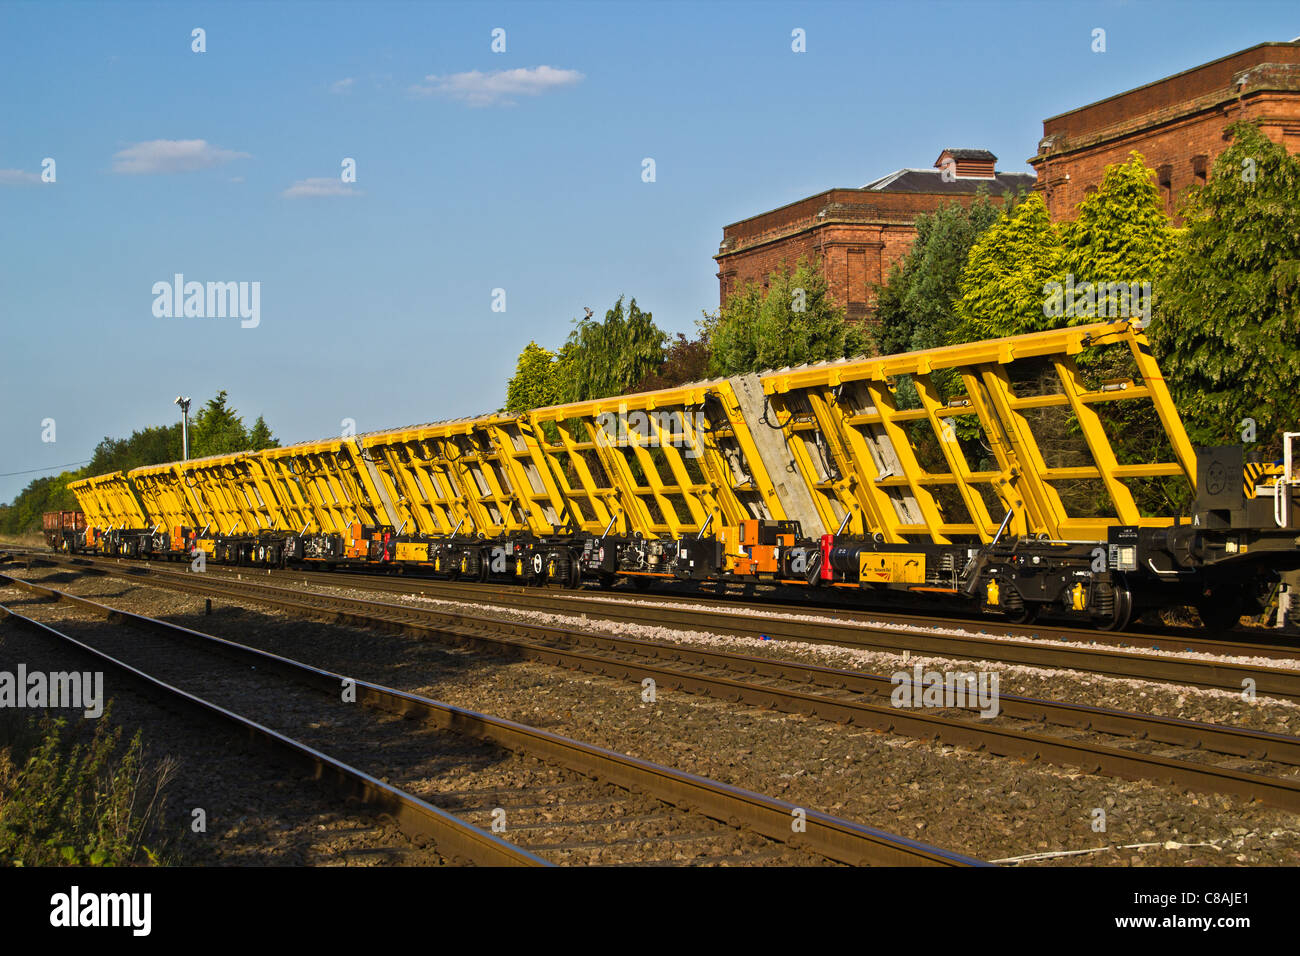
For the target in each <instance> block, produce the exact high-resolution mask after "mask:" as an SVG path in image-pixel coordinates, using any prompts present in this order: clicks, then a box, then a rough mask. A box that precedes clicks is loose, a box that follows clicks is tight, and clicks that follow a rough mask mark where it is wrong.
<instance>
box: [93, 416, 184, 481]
mask: <svg viewBox="0 0 1300 956" xmlns="http://www.w3.org/2000/svg"><path fill="white" fill-rule="evenodd" d="M180 457H181V423H180V422H175V423H173V424H171V425H150V426H147V427H145V428H140V429H137V430H135V431H133V432H132V433H131V436H130V437H129V438H110V437H107V436H106V437H105V438H104V440H103V441H101V442H100V443H99V444H98V445H96V446H95V451H94V453H93V454H92V455H91V457H90V464H89V465H87V466H86V474H87V475H88V476H94V475H106V474H108V473H109V472H113V471H130V470H131V469H132V468H140V467H143V466H144V465H161V464H162V463H163V462H167V461H175V460H176V459H178V458H180Z"/></svg>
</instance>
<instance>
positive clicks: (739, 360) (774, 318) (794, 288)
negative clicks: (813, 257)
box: [704, 257, 868, 375]
mask: <svg viewBox="0 0 1300 956" xmlns="http://www.w3.org/2000/svg"><path fill="white" fill-rule="evenodd" d="M767 285H768V287H767V289H764V288H763V287H762V286H760V285H759V284H758V283H756V282H751V283H748V284H747V285H745V286H744V287H743V288H741V289H739V290H738V291H736V292H734V293H733V294H732V295H731V297H730V298H728V300H727V303H726V305H724V306H723V307H722V308H721V309H719V310H718V311H717V313H715V314H712V315H707V314H706V317H705V322H704V330H705V335H706V337H707V339H708V341H709V347H710V350H711V356H710V371H711V372H712V373H713V374H715V375H736V374H739V373H741V372H757V371H760V370H762V369H769V368H783V367H785V366H788V365H802V364H803V363H805V362H824V361H827V360H830V359H839V358H844V357H846V356H850V355H860V354H862V353H863V352H865V351H866V350H867V346H868V342H867V336H866V334H865V333H864V331H863V329H862V327H861V325H859V324H857V323H854V322H850V321H849V320H848V318H847V317H846V316H845V312H844V307H843V306H841V305H838V304H837V303H836V302H835V301H834V299H832V298H831V296H830V290H829V288H828V285H827V282H826V276H825V275H824V274H823V273H822V270H821V269H820V268H819V267H818V265H817V264H816V263H809V262H808V261H807V260H806V259H804V258H802V257H801V258H800V259H799V261H798V262H797V263H796V265H795V268H794V270H793V271H788V270H778V271H775V272H773V273H772V274H771V275H770V276H768V283H767Z"/></svg>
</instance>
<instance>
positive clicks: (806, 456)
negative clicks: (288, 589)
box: [56, 321, 1300, 629]
mask: <svg viewBox="0 0 1300 956" xmlns="http://www.w3.org/2000/svg"><path fill="white" fill-rule="evenodd" d="M1297 439H1300V433H1288V434H1286V436H1285V437H1284V439H1283V443H1282V444H1283V450H1284V453H1283V456H1282V457H1281V459H1279V460H1277V461H1255V460H1252V458H1257V457H1259V456H1258V455H1252V454H1251V452H1250V449H1249V447H1243V446H1226V447H1214V448H1199V449H1194V448H1193V447H1192V446H1191V444H1190V442H1189V440H1188V438H1187V435H1186V432H1185V430H1184V428H1183V424H1182V422H1181V420H1180V419H1179V417H1178V414H1177V411H1176V410H1175V408H1174V405H1173V402H1172V400H1171V398H1170V396H1169V393H1168V390H1167V388H1166V386H1165V383H1164V380H1163V378H1162V377H1161V375H1160V370H1159V368H1158V367H1157V365H1156V362H1155V359H1154V357H1153V356H1152V353H1151V349H1150V345H1149V343H1148V341H1147V339H1146V337H1145V336H1144V334H1143V333H1142V331H1141V330H1140V329H1139V328H1137V327H1136V326H1135V325H1133V324H1131V323H1129V322H1126V321H1121V322H1110V323H1097V324H1093V325H1083V326H1076V327H1072V328H1065V329H1057V330H1052V331H1047V332H1037V333H1032V334H1029V335H1022V336H1015V337H1010V338H1003V339H996V340H990V341H986V342H976V343H969V344H964V345H956V346H946V347H943V348H937V349H929V350H925V351H919V352H909V353H905V354H901V355H892V356H883V357H871V358H855V359H845V360H842V361H835V362H826V363H819V364H810V365H804V366H799V367H795V368H785V369H779V370H774V371H770V372H762V373H758V374H745V375H737V376H732V377H729V378H719V379H714V380H710V381H705V382H697V383H692V384H689V385H683V386H678V387H675V388H670V389H664V390H660V391H655V392H646V393H641V394H635V395H627V396H616V397H613V398H604V399H598V400H590V401H585V402H577V403H572V404H567V405H561V406H554V407H547V408H539V409H533V410H530V411H526V412H520V413H509V412H496V413H491V414H487V415H482V416H478V417H473V418H465V419H457V420H452V421H444V422H437V423H433V424H427V425H419V426H411V427H406V428H398V429H389V430H383V431H372V432H366V433H362V434H344V435H340V436H339V437H337V438H330V439H325V440H320V441H313V442H304V443H300V444H296V445H290V446H286V447H281V448H274V449H268V450H265V451H261V452H249V453H241V454H232V455H220V456H212V457H208V458H199V459H194V460H189V461H179V462H171V463H168V464H162V465H151V466H147V467H143V468H136V469H134V470H132V471H130V472H115V473H112V474H108V475H101V476H97V477H93V478H87V479H84V480H82V481H79V482H76V483H74V484H72V485H70V488H71V490H72V491H73V492H74V493H75V494H76V496H77V499H78V501H79V503H80V505H81V507H82V510H83V512H84V514H85V527H84V530H79V531H78V532H76V533H74V534H73V535H72V536H71V537H70V538H69V537H67V536H65V535H62V536H60V538H59V541H58V542H57V543H56V546H58V547H62V548H65V549H66V548H68V547H71V548H72V549H74V550H86V551H92V552H99V553H103V554H115V555H122V556H126V557H132V558H141V559H164V560H184V561H188V562H191V563H192V565H193V566H194V567H195V568H196V569H197V568H201V567H205V566H206V562H218V563H224V564H235V565H258V566H269V567H316V568H325V569H336V568H365V569H382V570H389V571H394V572H399V573H423V574H429V575H435V576H440V577H446V578H460V579H468V580H473V581H492V580H506V579H510V580H514V581H518V582H523V583H527V584H532V585H538V586H542V585H551V586H562V587H579V586H582V585H583V584H584V583H598V584H600V585H603V586H610V585H613V584H615V583H616V582H620V581H630V582H631V583H632V584H633V585H635V586H637V587H641V588H645V587H650V586H652V585H654V584H655V583H656V582H666V581H678V582H693V583H694V584H695V585H697V586H699V587H701V588H706V589H717V590H719V591H725V590H726V589H727V588H756V587H764V588H768V587H771V588H783V589H791V588H794V589H798V593H799V594H803V595H807V597H808V600H809V601H813V600H820V597H818V595H819V594H821V595H824V593H825V592H826V591H830V590H836V591H837V592H839V593H841V594H852V595H854V596H856V597H860V598H862V599H863V600H864V601H871V602H880V601H882V600H883V601H886V602H891V603H897V604H904V605H908V606H914V607H915V606H931V605H943V606H946V607H951V608H955V609H958V610H961V611H964V612H967V613H977V614H989V615H995V616H998V617H1001V618H1004V619H1008V620H1011V621H1027V620H1031V619H1033V618H1034V617H1035V616H1037V615H1039V614H1042V613H1046V614H1050V615H1051V616H1053V617H1058V618H1064V619H1069V620H1072V621H1074V622H1076V623H1080V624H1085V625H1091V626H1095V627H1097V628H1102V629H1119V628H1123V627H1125V626H1127V624H1128V623H1129V621H1130V620H1131V619H1132V617H1133V615H1134V614H1136V613H1138V612H1140V611H1143V610H1145V609H1151V608H1165V607H1170V606H1182V605H1190V606H1194V607H1196V608H1198V609H1199V611H1200V613H1201V616H1202V619H1203V620H1204V621H1205V622H1206V624H1207V625H1209V626H1210V627H1214V628H1221V627H1225V626H1228V625H1230V624H1234V623H1235V622H1236V621H1237V620H1238V619H1239V617H1240V616H1241V615H1242V614H1243V613H1250V612H1251V611H1252V610H1257V609H1258V608H1259V606H1260V604H1261V602H1262V601H1264V600H1266V599H1267V596H1268V594H1269V592H1270V589H1272V588H1274V587H1276V586H1277V582H1278V581H1279V578H1280V575H1281V574H1283V573H1284V572H1288V571H1295V570H1297V569H1300V452H1296V451H1293V449H1296V447H1297ZM61 527H62V526H61Z"/></svg>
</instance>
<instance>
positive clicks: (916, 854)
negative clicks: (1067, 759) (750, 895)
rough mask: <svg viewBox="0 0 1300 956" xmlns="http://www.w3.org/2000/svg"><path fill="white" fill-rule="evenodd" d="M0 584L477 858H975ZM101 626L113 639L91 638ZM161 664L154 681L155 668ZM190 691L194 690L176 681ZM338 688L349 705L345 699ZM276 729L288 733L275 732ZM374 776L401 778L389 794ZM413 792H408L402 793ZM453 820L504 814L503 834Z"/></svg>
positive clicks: (124, 667) (155, 623)
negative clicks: (458, 782)
mask: <svg viewBox="0 0 1300 956" xmlns="http://www.w3.org/2000/svg"><path fill="white" fill-rule="evenodd" d="M0 584H3V585H4V586H7V587H19V588H22V589H23V590H25V591H26V592H28V593H30V594H32V595H35V598H36V601H37V605H36V606H40V605H42V604H45V603H46V602H60V603H64V604H67V605H69V606H70V607H72V608H74V609H75V610H76V611H78V612H86V613H88V614H90V615H93V616H94V618H96V619H97V620H95V621H94V622H93V623H92V624H90V625H89V626H86V627H83V628H81V630H83V631H89V632H90V633H89V634H86V633H83V634H81V635H80V636H73V635H70V634H67V633H64V632H63V631H59V630H56V629H54V628H52V627H50V626H49V625H48V624H44V623H42V622H40V621H38V620H36V619H35V618H32V617H29V616H27V615H24V614H22V613H21V612H19V611H16V610H15V609H14V604H15V602H13V601H12V600H10V601H5V602H3V604H0V615H4V616H7V617H10V618H12V619H14V620H15V621H17V622H18V623H21V624H24V625H26V626H28V627H31V628H34V629H37V630H39V631H41V632H42V633H43V634H45V635H47V636H50V637H55V638H58V639H60V640H62V641H64V642H66V643H69V644H71V645H72V646H74V647H76V648H78V649H80V650H82V651H83V652H85V653H87V654H91V655H94V656H95V657H96V658H97V659H98V660H99V661H101V662H103V663H105V664H108V665H109V666H111V667H114V668H115V669H118V670H121V671H124V672H125V673H128V674H130V675H131V676H133V677H135V678H136V679H138V680H143V681H145V682H147V683H148V684H149V686H150V688H151V689H152V690H154V691H155V692H158V693H166V694H169V695H171V696H173V697H180V698H182V699H185V700H186V701H188V702H189V703H190V704H191V705H195V706H198V707H200V708H201V709H204V710H206V711H207V712H209V713H214V714H217V715H219V716H222V717H224V718H226V719H227V720H230V721H234V722H236V723H237V724H238V726H240V727H241V728H242V729H244V730H247V731H254V732H256V733H258V734H259V735H261V736H262V737H263V739H266V740H269V741H273V742H275V743H276V744H278V745H279V746H280V747H281V748H282V749H283V748H288V750H289V751H291V752H292V753H294V754H295V755H297V756H298V757H299V758H304V757H305V758H307V759H309V760H310V761H311V762H312V763H313V765H314V766H315V767H316V768H317V770H318V772H326V771H328V772H329V773H331V774H333V775H334V776H335V777H337V778H339V779H340V780H342V781H343V782H344V783H345V784H346V785H347V786H348V787H350V788H352V789H357V788H360V789H361V791H362V792H363V793H364V794H369V795H370V796H371V799H372V800H375V801H378V802H380V803H381V805H383V806H384V807H385V808H389V809H393V810H395V811H396V812H397V814H398V817H399V820H400V821H401V822H403V824H404V825H406V826H412V828H413V829H415V830H416V831H417V832H419V833H422V834H423V835H425V836H429V837H430V838H432V839H435V840H447V839H451V838H452V837H449V836H448V835H447V834H448V833H452V834H453V835H454V834H455V833H459V834H460V836H461V840H462V843H463V844H464V846H461V847H458V848H459V850H460V852H459V853H458V854H457V855H460V856H463V857H466V858H468V859H471V860H475V861H476V862H489V863H529V864H534V865H536V864H537V863H540V862H546V861H550V862H562V863H593V862H619V863H627V862H637V863H644V864H670V863H674V862H679V861H683V860H686V861H694V862H708V863H740V864H750V863H755V862H763V863H778V864H779V863H795V864H807V863H809V862H817V861H819V860H821V861H826V860H830V861H835V862H840V863H849V864H854V865H919V864H929V865H947V866H968V865H977V864H979V861H978V860H974V859H972V858H969V857H965V856H962V855H960V854H955V853H951V852H948V851H945V850H942V849H939V848H936V847H932V846H928V845H926V844H923V843H918V842H916V841H913V840H909V839H907V838H905V837H899V836H895V835H893V834H889V833H886V832H884V831H881V830H878V829H875V828H872V827H867V826H863V825H861V824H857V823H854V822H853V821H850V820H844V819H841V818H838V817H834V816H831V815H828V814H824V813H821V812H819V811H816V810H812V809H807V808H801V807H796V806H795V805H793V804H789V803H787V802H785V801H780V800H776V799H773V798H771V797H767V796H764V795H762V794H758V793H754V792H752V791H747V790H744V789H741V788H738V787H733V786H730V785H728V784H723V783H719V782H716V781H712V780H708V779H705V778H703V777H699V776H696V775H693V774H688V773H683V772H681V771H677V770H674V769H672V768H669V767H665V766H661V765H657V764H653V763H650V762H648V761H643V760H639V759H637V758H634V757H630V756H627V755H624V754H619V753H615V752H612V751H609V750H605V749H602V748H598V747H593V746H590V745H588V744H584V743H581V742H578V741H575V740H571V739H569V738H565V737H561V736H559V735H557V734H553V733H550V732H548V731H545V730H540V729H537V728H532V727H527V726H524V725H522V724H519V723H515V722H513V721H508V720H503V719H501V718H497V717H492V716H489V715H486V714H480V713H476V712H474V711H470V710H466V709H464V708H458V707H453V706H450V705H447V704H443V703H440V702H438V701H434V700H431V699H429V698H424V697H419V696H416V695H413V694H408V693H405V692H403V691H400V690H395V689H393V688H390V687H385V686H382V685H379V684H375V683H371V682H367V681H364V680H360V679H354V678H350V677H348V676H346V675H343V674H338V673H333V672H330V671H326V670H322V669H320V668H315V667H312V666H310V665H308V664H305V663H301V662H298V661H293V660H289V659H287V658H284V657H281V656H278V655H275V654H271V653H269V652H267V651H263V650H259V649H256V648H252V647H248V646H245V645H242V644H238V643H235V642H232V641H228V640H225V639H222V638H219V637H215V636H213V635H209V634H204V633H201V632H198V631H194V630H191V629H188V628H184V627H180V626H179V625H176V624H173V623H169V622H165V621H161V620H158V619H156V618H150V617H147V616H144V615H139V614H135V613H132V612H129V611H125V610H122V609H118V608H113V607H110V606H108V605H105V604H102V603H99V602H96V601H92V600H89V599H87V598H84V597H79V596H77V595H73V594H69V593H67V592H64V591H60V590H57V589H54V588H48V587H44V586H42V585H38V584H34V583H32V582H24V581H22V580H21V579H17V578H12V577H9V576H4V577H3V579H0ZM110 626H111V629H112V631H113V633H112V634H108V635H106V634H105V633H103V632H104V629H105V628H106V627H110ZM64 627H65V628H66V627H67V625H66V624H65V625H64ZM125 627H129V628H131V629H133V631H134V633H132V634H131V636H130V638H129V640H128V639H126V638H125V637H124V636H123V635H122V634H121V631H120V629H121V628H125ZM196 651H197V656H196ZM145 667H147V668H148V671H146V670H145ZM157 671H162V672H163V674H164V675H165V676H162V677H159V676H157V675H156V674H155V673H151V672H157ZM284 678H288V681H287V682H286V681H285V680H284ZM196 685H198V687H200V688H202V689H203V692H204V694H205V695H206V696H205V697H200V696H199V695H198V693H196V692H195V691H194V690H193V689H190V690H187V689H183V687H189V688H195V686H196ZM341 688H342V689H343V692H342V693H341V692H340V689H341ZM348 688H351V692H352V693H353V694H354V699H355V703H352V702H350V701H348V700H347V699H346V698H347V694H348ZM209 698H216V699H217V700H218V701H225V702H226V703H224V704H223V703H221V702H213V701H212V700H210V699H209ZM356 704H360V705H362V707H361V708H358V707H357V706H356ZM236 707H238V708H239V709H240V710H251V711H252V715H251V716H245V715H241V714H239V713H237V712H236V710H235V708H236ZM375 711H378V712H382V713H383V714H385V715H397V716H400V717H403V718H407V719H408V720H416V721H420V722H421V724H422V725H423V726H424V728H426V731H427V732H425V733H424V734H421V735H414V736H413V732H412V730H411V728H410V725H409V724H408V723H407V722H406V721H402V720H393V719H387V720H378V719H376V717H375V716H374V712H375ZM286 723H288V724H290V725H292V727H293V736H292V737H291V736H289V733H288V732H286V731H285V730H283V729H281V730H273V729H272V725H274V724H280V725H283V724H286ZM448 731H450V732H452V733H450V734H449V733H447V732H448ZM297 738H302V739H297ZM344 740H346V741H347V742H348V743H347V744H346V746H347V747H350V749H351V750H352V751H354V752H355V754H356V756H355V758H354V759H355V762H356V763H361V762H363V761H365V760H366V759H367V755H369V759H370V761H371V762H373V761H374V759H375V758H374V755H376V754H382V755H383V767H382V770H376V772H375V773H374V774H370V775H368V774H366V773H365V772H364V771H361V770H357V769H356V768H355V767H353V766H351V765H350V764H348V763H345V762H344V761H342V760H339V759H337V758H333V757H329V756H327V755H326V754H325V753H324V752H323V750H322V749H321V748H323V747H324V746H329V747H330V748H331V750H336V749H337V748H339V747H340V746H345V744H344V743H343V741H344ZM448 741H451V743H448ZM432 749H436V752H435V753H433V754H432V755H431V754H430V751H431V750H432ZM431 761H432V763H431ZM466 766H468V767H469V768H470V770H471V779H472V780H473V781H474V784H475V785H474V786H472V787H468V788H465V787H458V786H455V785H453V786H451V787H447V786H443V785H441V784H442V781H444V780H445V779H446V778H448V776H449V772H450V769H451V768H452V767H466ZM379 773H383V774H384V776H385V777H405V778H406V782H404V783H403V784H402V787H401V788H400V789H399V788H398V787H396V786H394V785H392V784H389V783H388V782H386V780H381V779H379V777H378V774H379ZM450 775H451V776H454V774H450ZM417 788H419V789H420V790H421V793H420V795H419V796H414V795H412V793H411V792H410V791H412V790H415V789H417ZM433 801H437V802H438V803H441V804H445V805H446V806H447V807H448V808H449V809H440V808H438V807H437V806H436V805H435V804H434V803H433ZM465 818H471V819H474V820H476V821H481V822H482V823H483V824H484V825H494V824H496V823H498V822H501V823H502V825H503V826H504V828H505V830H504V832H505V834H506V836H505V837H504V838H502V837H498V836H496V835H495V834H494V833H490V832H488V831H486V830H485V829H483V827H481V826H474V825H473V824H471V823H469V822H468V821H467V820H466V819H465ZM507 820H508V821H509V822H508V823H507V822H505V821H507ZM792 821H798V823H799V824H800V826H799V827H795V826H792ZM447 828H450V830H448V829H447ZM484 840H486V843H483V841H484ZM475 841H478V842H477V843H476V842H475ZM479 844H483V845H479ZM611 855H613V856H611Z"/></svg>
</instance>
